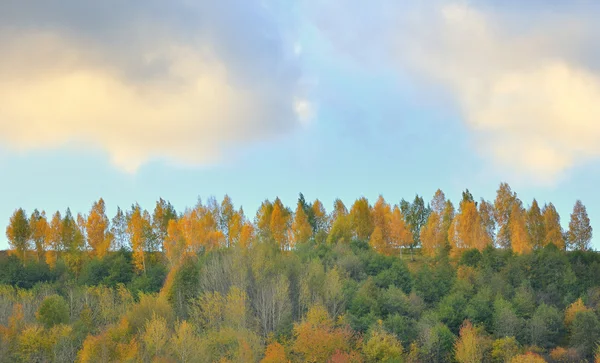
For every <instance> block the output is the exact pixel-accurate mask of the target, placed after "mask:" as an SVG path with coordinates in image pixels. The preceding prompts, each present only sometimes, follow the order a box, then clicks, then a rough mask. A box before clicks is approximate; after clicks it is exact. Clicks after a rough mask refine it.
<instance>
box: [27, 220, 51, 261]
mask: <svg viewBox="0 0 600 363" xmlns="http://www.w3.org/2000/svg"><path fill="white" fill-rule="evenodd" d="M29 227H30V229H31V239H32V240H33V244H34V247H35V252H36V257H37V261H38V262H39V261H41V260H42V259H43V258H44V254H45V252H46V248H47V247H48V243H47V242H46V238H47V237H48V228H50V226H49V225H48V220H47V219H46V212H44V211H42V212H41V213H40V212H39V211H38V210H37V209H36V210H34V211H33V213H32V214H31V217H30V218H29Z"/></svg>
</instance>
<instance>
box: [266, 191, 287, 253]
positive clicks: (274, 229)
mask: <svg viewBox="0 0 600 363" xmlns="http://www.w3.org/2000/svg"><path fill="white" fill-rule="evenodd" d="M288 219H289V216H288V213H287V211H286V210H285V207H284V206H283V204H282V203H281V201H280V200H279V198H277V199H276V200H275V203H273V212H272V213H271V222H270V224H269V227H270V229H271V236H272V237H273V239H274V240H275V242H276V243H277V244H278V245H279V248H280V249H281V250H282V251H285V250H288V249H289V248H290V245H289V241H288V233H287V230H288Z"/></svg>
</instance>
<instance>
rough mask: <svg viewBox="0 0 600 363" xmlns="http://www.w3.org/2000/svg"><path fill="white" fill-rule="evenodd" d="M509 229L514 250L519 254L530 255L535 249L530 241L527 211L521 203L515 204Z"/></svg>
mask: <svg viewBox="0 0 600 363" xmlns="http://www.w3.org/2000/svg"><path fill="white" fill-rule="evenodd" d="M509 227H510V241H511V246H512V250H513V251H514V252H515V253H517V254H526V253H530V252H531V251H532V249H533V248H532V245H531V243H530V241H529V233H528V231H527V220H526V216H525V211H524V210H523V208H522V207H521V206H520V205H519V203H513V206H512V211H511V213H510V221H509Z"/></svg>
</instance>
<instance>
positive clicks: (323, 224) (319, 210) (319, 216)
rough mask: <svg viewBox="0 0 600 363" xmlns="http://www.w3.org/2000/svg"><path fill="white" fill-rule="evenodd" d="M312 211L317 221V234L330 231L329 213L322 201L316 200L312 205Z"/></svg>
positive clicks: (315, 230)
mask: <svg viewBox="0 0 600 363" xmlns="http://www.w3.org/2000/svg"><path fill="white" fill-rule="evenodd" d="M311 210H312V214H313V217H314V220H315V226H314V232H315V234H319V232H327V231H329V217H328V216H327V211H326V210H325V207H324V206H323V203H321V201H320V200H318V199H315V201H314V202H313V203H312V206H311Z"/></svg>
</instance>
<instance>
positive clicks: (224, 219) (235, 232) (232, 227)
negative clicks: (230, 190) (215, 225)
mask: <svg viewBox="0 0 600 363" xmlns="http://www.w3.org/2000/svg"><path fill="white" fill-rule="evenodd" d="M242 217H243V214H242V215H241V214H240V213H238V212H237V211H236V210H235V207H234V206H233V202H232V201H231V198H230V197H229V195H227V194H225V196H224V197H223V201H222V202H221V214H220V218H219V228H220V229H221V231H222V232H223V234H224V235H225V241H226V246H227V247H230V246H233V244H234V243H236V242H237V239H238V238H239V234H240V232H241V228H242V224H243V218H242Z"/></svg>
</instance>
